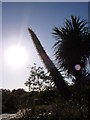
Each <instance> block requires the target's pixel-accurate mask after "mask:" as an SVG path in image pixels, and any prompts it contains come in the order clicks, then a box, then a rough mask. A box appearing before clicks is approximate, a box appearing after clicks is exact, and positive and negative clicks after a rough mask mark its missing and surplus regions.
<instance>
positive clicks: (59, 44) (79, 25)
mask: <svg viewBox="0 0 90 120" xmlns="http://www.w3.org/2000/svg"><path fill="white" fill-rule="evenodd" d="M52 34H53V35H54V37H55V38H56V42H55V44H54V51H55V56H56V60H57V61H58V66H59V69H62V70H63V71H65V72H66V74H67V76H69V77H70V76H74V77H75V84H76V86H77V88H79V89H80V87H81V85H82V84H83V83H84V78H85V76H86V73H87V72H86V64H87V61H89V57H90V34H89V32H88V27H87V22H86V21H85V20H80V17H76V16H71V20H68V19H65V25H64V27H61V28H57V27H55V28H54V32H53V33H52ZM89 64H90V63H89Z"/></svg>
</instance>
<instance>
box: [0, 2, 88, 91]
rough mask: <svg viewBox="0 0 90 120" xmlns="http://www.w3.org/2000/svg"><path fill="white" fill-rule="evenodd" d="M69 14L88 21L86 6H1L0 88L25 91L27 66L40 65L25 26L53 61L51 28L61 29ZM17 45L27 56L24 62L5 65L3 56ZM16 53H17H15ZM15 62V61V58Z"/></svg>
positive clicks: (85, 3)
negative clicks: (17, 64) (0, 75)
mask: <svg viewBox="0 0 90 120" xmlns="http://www.w3.org/2000/svg"><path fill="white" fill-rule="evenodd" d="M71 15H75V16H81V19H86V20H88V3H87V2H78V3H77V2H75V3H70V2H65V3H62V2H59V3H49V2H48V3H39V2H37V3H36V2H35V3H31V2H27V3H25V2H13V3H10V2H3V3H2V56H3V60H2V61H3V65H2V86H0V87H3V88H6V89H10V90H12V89H18V88H24V89H25V90H28V88H27V87H26V86H25V85H24V83H25V81H26V80H27V79H28V77H29V71H30V69H29V68H28V67H29V66H32V65H33V63H37V65H40V66H43V63H42V61H41V59H40V57H39V56H38V54H37V51H36V49H35V48H34V45H33V43H32V40H31V38H30V35H29V33H28V30H27V29H28V27H29V26H30V27H31V28H32V29H33V30H34V31H35V33H36V34H37V36H38V38H39V39H40V41H41V43H42V45H43V46H44V49H45V50H46V52H47V53H48V55H49V56H50V58H51V59H52V60H54V59H55V58H54V53H53V49H52V46H53V45H54V42H55V39H54V37H53V36H52V32H53V28H54V27H55V26H57V27H61V26H63V25H64V20H65V18H68V19H70V16H71ZM17 44H19V45H20V46H22V47H23V48H24V50H25V51H26V54H27V60H26V62H25V63H24V65H22V66H19V67H17V66H12V65H10V64H7V60H6V57H5V56H6V53H7V51H8V49H9V48H10V47H11V46H15V45H17ZM17 53H19V50H18V51H17ZM23 56H24V52H23ZM18 58H19V56H18ZM10 59H11V58H10ZM10 59H9V60H10ZM15 59H16V60H17V58H15ZM23 59H24V58H23ZM22 61H23V60H22ZM9 62H10V61H9Z"/></svg>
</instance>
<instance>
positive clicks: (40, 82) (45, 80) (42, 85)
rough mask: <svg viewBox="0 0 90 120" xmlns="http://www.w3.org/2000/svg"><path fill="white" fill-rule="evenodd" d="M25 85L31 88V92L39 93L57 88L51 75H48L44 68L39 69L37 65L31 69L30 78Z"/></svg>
mask: <svg viewBox="0 0 90 120" xmlns="http://www.w3.org/2000/svg"><path fill="white" fill-rule="evenodd" d="M25 85H26V86H28V87H29V91H39V92H40V91H44V90H46V89H49V88H52V87H54V86H55V85H54V83H53V81H52V78H51V77H50V76H49V73H46V72H45V71H44V70H43V67H40V66H39V67H37V65H36V64H34V65H33V66H32V67H31V68H30V76H29V78H28V80H27V81H26V82H25Z"/></svg>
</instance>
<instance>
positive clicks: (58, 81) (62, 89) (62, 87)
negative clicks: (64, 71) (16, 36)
mask: <svg viewBox="0 0 90 120" xmlns="http://www.w3.org/2000/svg"><path fill="white" fill-rule="evenodd" d="M28 31H29V33H30V35H31V38H32V41H33V43H34V45H35V47H36V50H37V52H38V53H39V55H40V57H41V59H42V60H43V63H44V64H45V66H46V68H47V70H48V71H49V72H50V75H51V76H52V79H53V81H54V83H55V85H56V87H57V89H58V91H59V93H60V94H61V95H62V96H63V97H64V98H65V99H67V98H70V97H71V93H70V91H69V89H68V86H67V85H66V83H65V81H64V80H63V77H62V76H61V74H60V73H59V71H58V70H57V68H56V67H55V65H54V64H53V62H52V61H51V59H50V58H49V56H48V55H47V53H46V52H45V50H44V48H43V47H42V45H41V43H40V41H39V39H38V38H37V36H36V35H35V33H34V32H33V31H32V30H31V29H30V28H28Z"/></svg>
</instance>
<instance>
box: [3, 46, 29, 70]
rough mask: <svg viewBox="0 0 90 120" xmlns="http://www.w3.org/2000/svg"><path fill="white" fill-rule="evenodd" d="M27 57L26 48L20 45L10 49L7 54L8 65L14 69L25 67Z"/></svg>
mask: <svg viewBox="0 0 90 120" xmlns="http://www.w3.org/2000/svg"><path fill="white" fill-rule="evenodd" d="M27 57H28V56H27V52H26V50H25V48H24V47H23V46H20V45H14V46H11V47H9V48H8V49H7V50H6V53H5V60H6V63H7V64H8V65H10V66H11V67H14V68H20V67H23V66H24V65H25V64H26V62H27Z"/></svg>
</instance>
